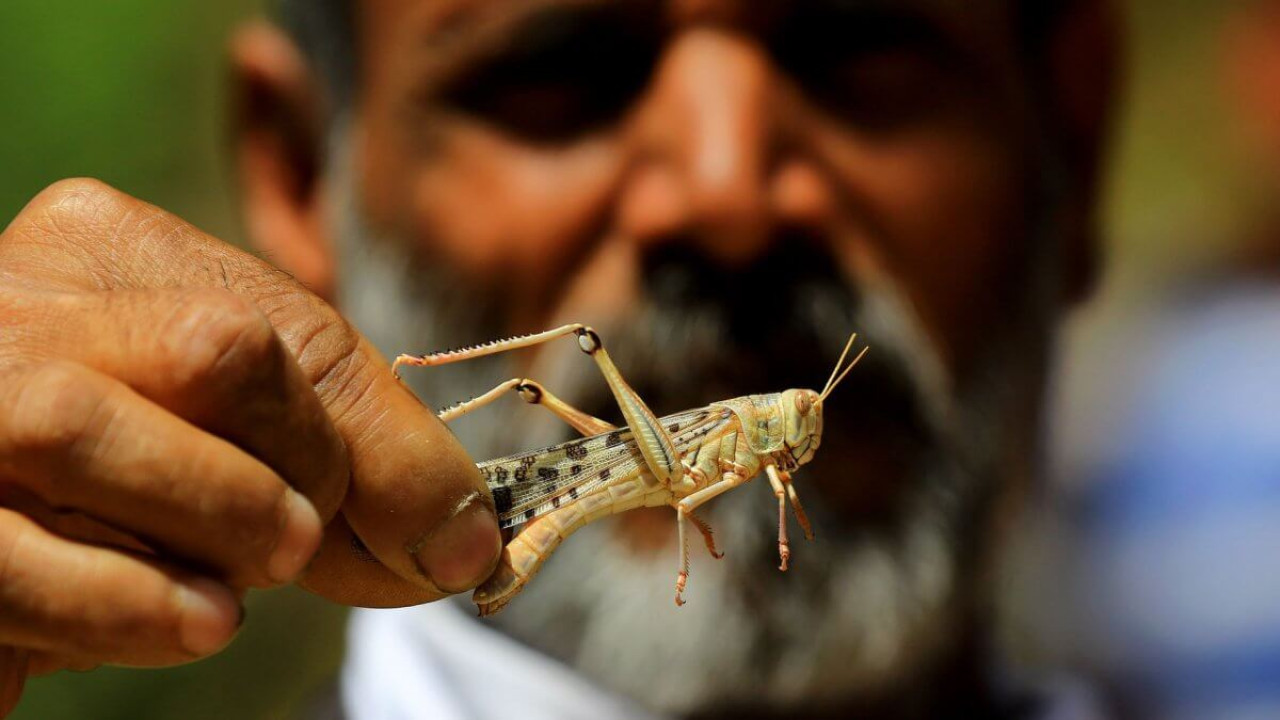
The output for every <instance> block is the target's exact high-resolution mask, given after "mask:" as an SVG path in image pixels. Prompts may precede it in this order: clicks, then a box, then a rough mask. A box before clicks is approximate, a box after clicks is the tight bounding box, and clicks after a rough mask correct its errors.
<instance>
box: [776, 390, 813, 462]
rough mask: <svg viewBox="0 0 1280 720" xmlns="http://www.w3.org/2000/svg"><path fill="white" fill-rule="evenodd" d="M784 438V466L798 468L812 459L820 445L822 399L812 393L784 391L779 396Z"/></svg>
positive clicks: (810, 391)
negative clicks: (783, 422) (784, 421)
mask: <svg viewBox="0 0 1280 720" xmlns="http://www.w3.org/2000/svg"><path fill="white" fill-rule="evenodd" d="M782 407H783V417H785V418H786V434H785V435H784V436H783V442H784V443H785V444H786V448H785V452H786V453H787V454H788V456H789V457H788V458H784V459H787V460H789V462H788V463H785V464H787V465H791V466H792V467H799V466H801V465H803V464H805V463H807V462H809V459H810V458H812V457H813V454H814V452H816V451H817V450H818V445H819V444H820V443H821V442H822V399H821V397H820V396H819V395H818V393H816V392H814V391H812V390H801V389H794V390H787V391H786V392H784V393H782Z"/></svg>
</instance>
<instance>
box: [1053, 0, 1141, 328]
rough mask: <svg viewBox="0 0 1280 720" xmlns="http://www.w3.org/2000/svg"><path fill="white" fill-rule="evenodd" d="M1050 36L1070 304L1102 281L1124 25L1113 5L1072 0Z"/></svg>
mask: <svg viewBox="0 0 1280 720" xmlns="http://www.w3.org/2000/svg"><path fill="white" fill-rule="evenodd" d="M1067 5H1068V7H1067V9H1066V10H1065V11H1064V12H1063V14H1062V17H1060V18H1059V19H1058V22H1057V24H1056V25H1055V27H1054V29H1053V31H1052V32H1051V33H1050V34H1049V38H1048V39H1049V46H1048V47H1047V48H1046V50H1047V52H1046V54H1045V56H1044V57H1045V62H1046V63H1047V67H1046V70H1047V72H1048V77H1047V78H1046V79H1047V80H1048V86H1049V87H1050V88H1052V90H1051V96H1050V97H1049V102H1050V108H1049V109H1050V112H1051V116H1050V117H1051V129H1052V131H1054V132H1056V133H1057V135H1058V139H1059V141H1060V142H1061V143H1062V145H1061V147H1062V148H1063V150H1064V155H1065V159H1066V162H1067V164H1068V166H1067V170H1068V172H1069V173H1070V183H1071V186H1070V191H1071V198H1070V202H1069V203H1067V207H1066V209H1065V210H1066V214H1067V217H1064V218H1060V221H1062V222H1064V223H1066V226H1067V228H1068V229H1069V232H1068V233H1067V247H1066V248H1065V251H1066V255H1065V257H1064V258H1063V261H1064V278H1063V279H1064V281H1065V282H1064V288H1065V298H1064V299H1065V300H1066V302H1067V303H1075V302H1079V301H1081V300H1083V299H1084V298H1085V297H1087V296H1088V295H1089V293H1090V292H1091V291H1092V289H1093V286H1094V284H1095V283H1096V281H1097V275H1098V265H1099V255H1100V254H1101V245H1102V242H1101V234H1102V228H1101V227H1100V224H1101V218H1100V217H1099V211H1100V209H1101V208H1100V203H1099V196H1100V194H1101V191H1102V183H1103V180H1104V178H1103V170H1104V167H1105V165H1104V160H1105V156H1106V154H1107V150H1108V149H1109V145H1110V142H1109V141H1110V139H1111V130H1112V127H1113V120H1114V116H1115V113H1114V110H1115V105H1116V95H1117V91H1118V89H1119V86H1120V81H1121V77H1120V75H1121V70H1120V64H1121V60H1122V57H1121V30H1122V27H1121V22H1120V17H1119V11H1118V10H1117V8H1116V6H1115V5H1116V4H1115V3H1114V2H1112V1H1111V0H1069V1H1068V3H1067Z"/></svg>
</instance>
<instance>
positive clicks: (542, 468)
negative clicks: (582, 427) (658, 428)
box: [477, 407, 733, 528]
mask: <svg viewBox="0 0 1280 720" xmlns="http://www.w3.org/2000/svg"><path fill="white" fill-rule="evenodd" d="M732 415H733V413H732V412H731V411H729V410H728V409H726V408H719V407H704V408H698V409H696V410H686V411H685V412H682V413H677V414H675V415H668V416H667V417H664V418H662V419H661V422H662V426H663V427H664V428H666V429H667V433H668V434H669V435H670V436H671V440H672V443H673V444H674V445H675V448H676V452H678V453H679V454H680V456H681V457H682V458H683V457H685V456H687V455H689V454H690V453H693V452H696V451H697V449H698V447H699V446H700V444H701V442H702V439H703V438H704V437H706V436H707V435H708V434H711V433H712V432H714V431H715V430H717V429H719V428H721V427H723V426H724V424H725V423H727V422H728V421H729V420H730V419H731V417H732ZM477 467H478V468H480V474H481V475H482V476H483V477H484V479H485V482H486V483H487V484H488V485H489V490H490V492H491V493H493V501H494V504H495V505H496V506H497V510H498V520H499V524H500V525H501V527H503V528H509V527H514V526H516V525H519V524H521V523H525V522H528V521H529V520H532V519H534V518H536V517H538V516H540V515H543V514H546V513H548V512H550V511H552V510H554V509H556V508H558V507H560V506H561V505H562V504H564V503H567V502H572V501H574V500H576V499H578V498H579V497H583V496H585V495H587V494H588V493H591V492H594V491H595V490H598V489H599V488H601V487H604V486H605V485H607V484H608V483H610V482H613V481H616V480H618V479H620V478H625V477H628V476H630V475H631V474H632V473H635V472H637V471H639V470H642V469H644V467H645V463H644V456H643V455H642V454H641V453H640V448H639V447H638V446H637V445H636V441H635V438H634V437H633V436H632V434H631V430H630V429H628V428H618V429H617V430H613V431H610V432H607V433H603V434H600V435H593V436H591V437H586V438H581V439H578V440H571V441H569V442H567V443H563V444H560V445H553V446H551V447H547V448H541V449H538V450H529V451H527V452H522V453H518V454H516V455H509V456H507V457H503V458H498V459H496V460H486V461H485V462H482V463H479V464H478V465H477Z"/></svg>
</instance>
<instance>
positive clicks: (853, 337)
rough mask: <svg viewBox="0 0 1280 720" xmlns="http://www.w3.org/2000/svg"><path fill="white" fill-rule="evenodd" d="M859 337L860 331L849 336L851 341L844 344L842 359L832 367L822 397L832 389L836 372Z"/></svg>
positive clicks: (823, 387)
mask: <svg viewBox="0 0 1280 720" xmlns="http://www.w3.org/2000/svg"><path fill="white" fill-rule="evenodd" d="M857 339H858V333H854V334H852V335H850V336H849V342H847V343H845V344H844V352H842V353H840V359H839V360H837V361H836V366H835V367H833V368H831V377H829V378H827V384H826V385H823V386H822V392H821V393H820V395H822V397H826V396H827V390H829V389H831V383H832V382H833V381H834V380H835V379H836V373H838V372H840V366H841V365H843V364H844V359H845V358H846V357H847V356H848V355H849V348H851V347H853V341H854V340H857Z"/></svg>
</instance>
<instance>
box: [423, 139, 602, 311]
mask: <svg viewBox="0 0 1280 720" xmlns="http://www.w3.org/2000/svg"><path fill="white" fill-rule="evenodd" d="M437 148H438V149H437V150H436V151H435V152H434V153H432V156H431V157H429V158H423V159H422V160H421V161H420V162H419V163H418V166H417V168H416V169H415V170H414V171H413V172H412V178H413V179H412V181H411V184H412V192H411V193H410V196H409V199H408V202H409V203H410V207H409V208H408V216H409V223H410V229H411V230H412V232H413V234H414V235H415V237H416V238H417V240H418V242H420V243H421V244H422V245H423V246H424V249H426V250H427V251H428V253H430V254H431V256H433V257H440V258H442V259H443V260H444V261H446V262H448V263H449V264H450V266H451V267H456V268H458V269H459V271H460V272H463V273H465V274H467V275H469V276H472V277H476V278H479V279H482V280H486V281H490V282H502V283H505V284H507V285H508V287H509V288H511V289H514V290H517V292H520V293H522V294H538V293H540V292H541V290H542V289H543V288H545V287H546V286H547V285H548V284H549V283H552V282H554V279H555V277H556V275H558V274H559V273H560V271H562V270H563V269H564V266H565V264H566V263H567V262H568V261H569V260H570V259H571V258H572V256H574V254H575V253H576V252H577V251H579V250H580V249H581V247H582V245H583V243H585V242H588V241H590V240H591V239H593V238H592V237H591V236H592V235H593V231H594V230H595V229H596V227H597V226H598V221H599V218H600V217H601V216H602V214H603V212H604V210H605V208H606V207H607V204H608V198H609V196H610V189H611V187H612V186H613V184H614V176H615V174H616V170H615V165H616V164H617V163H616V162H615V155H616V153H615V152H614V150H613V149H612V147H611V145H610V144H609V143H607V142H604V141H595V142H584V143H579V144H576V145H573V146H572V147H568V148H563V149H546V150H542V149H538V150H535V149H530V148H529V147H526V146H523V145H518V144H515V143H511V142H509V141H505V140H503V139H502V138H500V137H497V136H495V135H493V134H490V133H487V132H483V131H478V130H474V129H471V130H458V131H455V132H447V133H445V134H444V137H443V138H442V141H441V142H440V143H439V145H438V146H437Z"/></svg>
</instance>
